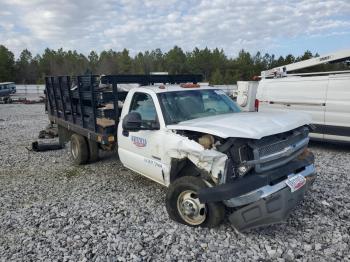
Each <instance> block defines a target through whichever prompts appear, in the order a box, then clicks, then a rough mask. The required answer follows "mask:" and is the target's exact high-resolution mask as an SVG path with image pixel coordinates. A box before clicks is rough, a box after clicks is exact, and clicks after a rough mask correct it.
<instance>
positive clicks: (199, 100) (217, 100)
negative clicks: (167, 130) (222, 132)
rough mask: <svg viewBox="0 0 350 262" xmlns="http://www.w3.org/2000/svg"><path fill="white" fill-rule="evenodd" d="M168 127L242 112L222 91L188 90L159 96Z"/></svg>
mask: <svg viewBox="0 0 350 262" xmlns="http://www.w3.org/2000/svg"><path fill="white" fill-rule="evenodd" d="M158 98H159V102H160V105H161V107H162V111H163V114H164V120H165V123H166V124H167V125H170V124H176V123H179V122H182V121H186V120H190V119H195V118H201V117H207V116H214V115H221V114H228V113H236V112H240V111H241V110H240V108H239V107H238V105H237V104H236V103H235V102H234V101H232V99H230V98H229V97H228V96H227V95H226V94H225V92H224V91H222V90H215V89H213V90H207V89H204V90H187V91H174V92H164V93H159V94H158Z"/></svg>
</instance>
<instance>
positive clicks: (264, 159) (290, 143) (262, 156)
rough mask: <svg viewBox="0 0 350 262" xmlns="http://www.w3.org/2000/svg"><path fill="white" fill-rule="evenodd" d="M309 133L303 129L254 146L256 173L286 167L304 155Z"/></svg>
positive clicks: (275, 136) (268, 139)
mask: <svg viewBox="0 0 350 262" xmlns="http://www.w3.org/2000/svg"><path fill="white" fill-rule="evenodd" d="M308 135H309V131H308V128H306V127H301V128H298V129H295V130H292V131H290V132H287V133H284V134H278V135H274V136H270V137H265V138H262V139H260V140H259V141H257V142H256V143H255V144H254V145H253V154H254V160H255V161H256V162H257V164H256V165H255V171H256V172H259V173H260V172H264V171H267V170H270V169H273V168H276V167H278V166H281V165H284V164H285V163H287V162H289V161H290V160H292V159H294V158H295V157H297V156H298V155H299V154H301V153H302V151H303V150H304V148H305V147H306V146H307V144H308V141H309V139H308Z"/></svg>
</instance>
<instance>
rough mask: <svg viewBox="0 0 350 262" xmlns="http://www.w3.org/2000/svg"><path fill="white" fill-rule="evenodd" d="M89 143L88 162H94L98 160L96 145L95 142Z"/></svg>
mask: <svg viewBox="0 0 350 262" xmlns="http://www.w3.org/2000/svg"><path fill="white" fill-rule="evenodd" d="M88 141H89V161H90V162H96V161H97V160H98V159H99V155H98V150H99V149H98V143H97V142H96V141H92V140H88Z"/></svg>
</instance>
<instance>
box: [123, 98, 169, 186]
mask: <svg viewBox="0 0 350 262" xmlns="http://www.w3.org/2000/svg"><path fill="white" fill-rule="evenodd" d="M130 112H137V113H139V114H140V115H141V119H142V122H144V123H145V124H142V128H143V130H139V131H136V132H134V131H126V130H123V127H122V124H121V123H122V120H121V121H120V123H119V128H118V139H119V141H118V146H119V147H118V153H119V158H120V160H121V162H122V163H123V165H124V166H126V167H127V168H130V169H131V170H134V171H136V172H138V173H140V174H142V175H144V176H147V177H148V178H150V179H152V180H154V181H156V182H158V183H160V184H164V179H163V172H162V163H161V153H162V152H160V150H161V148H162V147H161V143H162V141H161V138H162V137H163V136H162V135H161V130H147V127H149V126H151V125H149V124H148V123H149V122H152V121H156V122H157V121H158V123H159V118H158V115H159V114H158V112H157V109H156V106H155V104H154V100H153V98H152V96H151V95H150V94H148V93H146V92H135V93H134V95H133V97H132V99H131V103H130V110H129V113H130ZM124 117H125V116H124Z"/></svg>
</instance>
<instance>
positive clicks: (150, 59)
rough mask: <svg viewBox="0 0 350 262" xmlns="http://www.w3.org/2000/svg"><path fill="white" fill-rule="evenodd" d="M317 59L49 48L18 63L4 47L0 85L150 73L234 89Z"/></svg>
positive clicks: (210, 52) (25, 53) (177, 49)
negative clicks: (51, 77) (60, 77)
mask: <svg viewBox="0 0 350 262" xmlns="http://www.w3.org/2000/svg"><path fill="white" fill-rule="evenodd" d="M316 56H318V54H317V53H315V54H312V52H310V51H305V52H304V54H302V55H300V56H297V57H295V56H293V55H291V54H289V55H286V56H279V57H276V56H275V55H273V54H268V53H266V54H262V53H260V52H257V53H256V54H251V53H249V52H247V51H245V50H241V51H240V52H239V54H238V56H237V57H233V58H229V57H228V56H226V55H225V53H224V51H223V50H222V49H221V50H219V49H218V48H215V49H209V48H204V49H199V48H194V49H193V50H192V51H191V52H184V51H183V50H182V49H181V48H180V47H178V46H174V48H172V49H171V50H169V51H168V52H165V53H163V52H162V51H161V50H160V49H155V50H152V51H145V52H139V53H138V54H136V55H135V56H131V55H130V53H129V51H128V50H127V49H124V50H122V51H114V50H108V51H102V52H101V53H99V54H98V53H97V52H95V51H91V52H90V54H89V55H88V56H85V55H84V54H82V53H78V52H77V51H75V50H74V51H71V50H68V51H65V50H63V49H62V48H60V49H58V50H52V49H49V48H47V49H45V51H44V52H43V53H42V54H41V55H40V54H37V55H35V56H33V54H32V53H31V52H30V51H29V50H27V49H25V50H23V51H22V52H21V53H20V55H19V57H18V59H15V56H14V54H13V53H12V52H11V51H10V50H9V49H8V48H6V47H5V46H3V45H0V82H5V81H14V82H16V83H17V84H41V83H44V78H45V76H47V75H82V74H98V75H100V74H105V75H107V74H149V73H150V72H169V73H170V74H202V75H203V77H204V79H205V81H208V82H210V83H211V84H234V83H236V82H237V81H238V80H251V79H252V78H253V77H254V76H256V75H260V72H261V71H263V70H267V69H271V68H274V67H276V66H282V65H286V64H290V63H294V62H297V61H301V60H305V59H309V58H312V57H316ZM345 69H349V66H348V65H347V64H346V63H338V64H325V65H320V66H316V67H313V68H310V69H306V70H304V71H303V72H317V71H323V70H327V71H330V70H345Z"/></svg>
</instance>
